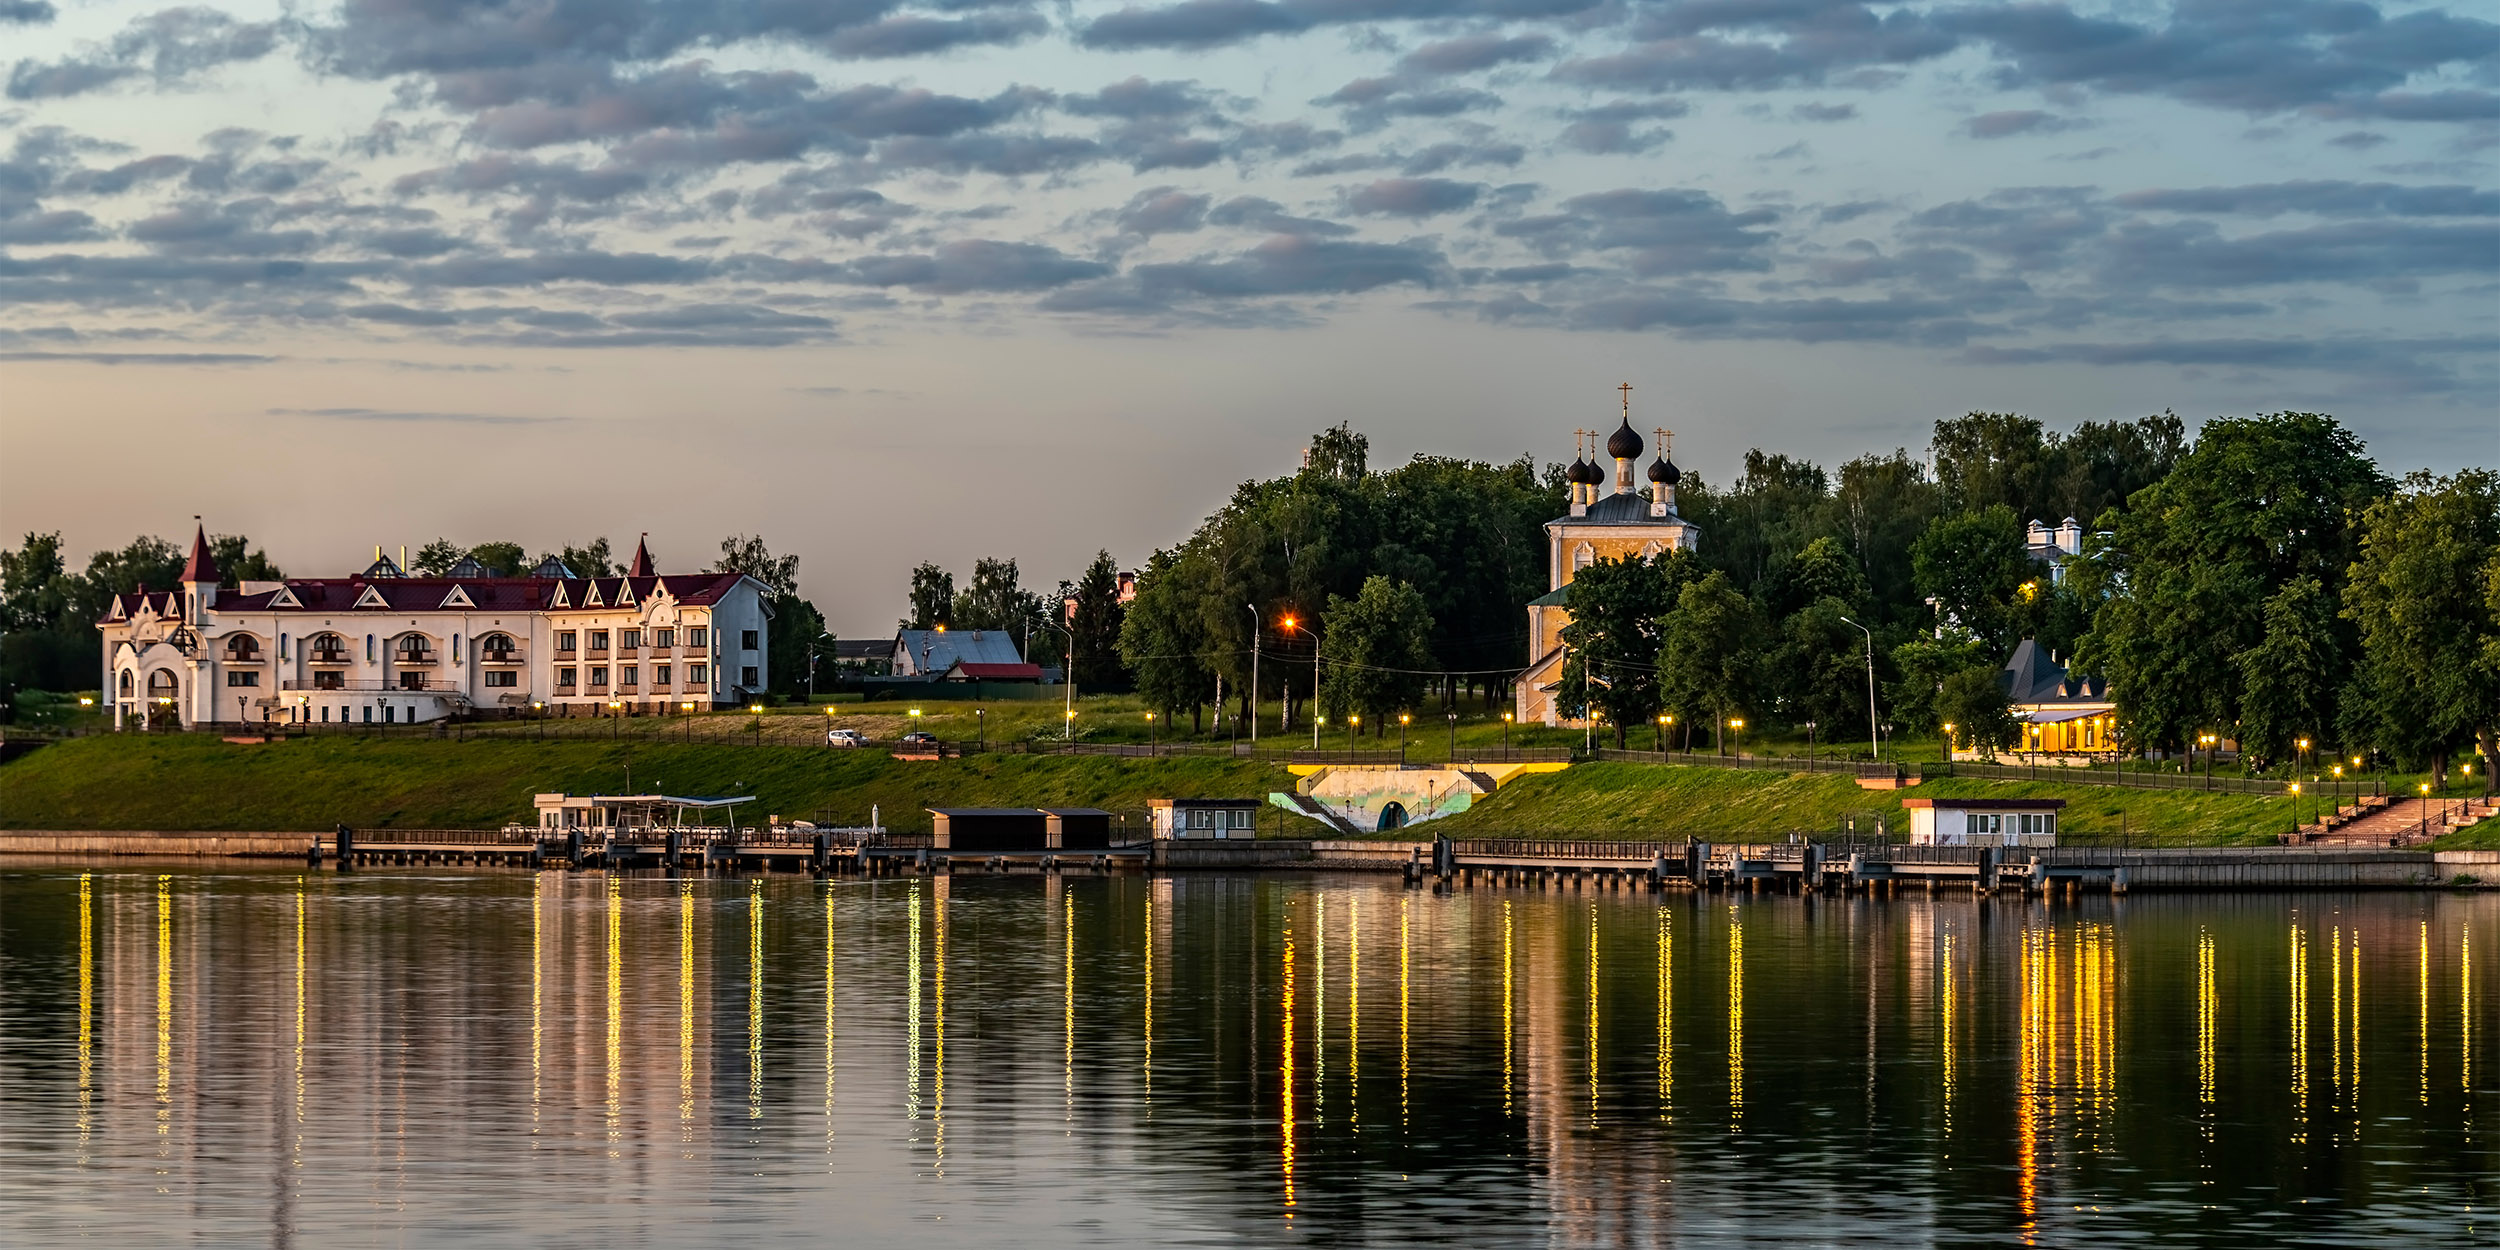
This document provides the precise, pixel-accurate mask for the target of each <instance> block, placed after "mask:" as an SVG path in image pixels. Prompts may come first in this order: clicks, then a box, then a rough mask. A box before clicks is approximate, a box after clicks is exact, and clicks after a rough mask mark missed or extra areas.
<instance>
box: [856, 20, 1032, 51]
mask: <svg viewBox="0 0 2500 1250" xmlns="http://www.w3.org/2000/svg"><path fill="white" fill-rule="evenodd" d="M1048 29H1050V23H1049V22H1047V21H1045V20H1043V18H1042V16H1041V15H1040V14H1038V13H981V14H975V15H973V16H971V17H964V18H955V19H951V20H949V19H945V18H935V17H924V16H921V15H919V14H905V15H902V16H898V17H889V18H886V19H884V20H883V21H879V22H872V23H870V24H868V25H866V26H854V27H851V28H849V29H847V30H842V31H838V32H836V33H835V34H834V36H833V37H832V39H830V40H828V41H827V45H828V48H829V50H830V51H831V52H832V53H833V54H834V55H835V56H839V57H845V58H868V57H904V56H927V55H930V54H931V53H936V52H945V51H948V50H951V49H954V48H968V47H979V46H983V45H1008V44H1018V43H1023V42H1024V41H1026V40H1028V39H1031V38H1033V37H1034V36H1035V35H1039V34H1041V33H1042V32H1043V31H1045V30H1048Z"/></svg>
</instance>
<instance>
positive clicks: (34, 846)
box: [0, 829, 320, 859]
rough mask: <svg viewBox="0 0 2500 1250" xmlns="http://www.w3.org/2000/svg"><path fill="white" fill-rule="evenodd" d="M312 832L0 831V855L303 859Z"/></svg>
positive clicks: (310, 842) (312, 835) (310, 841)
mask: <svg viewBox="0 0 2500 1250" xmlns="http://www.w3.org/2000/svg"><path fill="white" fill-rule="evenodd" d="M318 836H320V835H318V834H312V833H199V832H185V831H181V830H114V831H109V832H104V831H85V832H81V831H77V830H56V829H6V830H0V855H156V856H166V855H174V856H202V857H208V858H221V859H225V858H238V857H260V856H283V857H286V858H290V859H301V858H303V855H304V848H306V847H308V846H310V845H312V842H313V839H314V838H316V837H318Z"/></svg>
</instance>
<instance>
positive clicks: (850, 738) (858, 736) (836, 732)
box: [825, 729, 868, 747]
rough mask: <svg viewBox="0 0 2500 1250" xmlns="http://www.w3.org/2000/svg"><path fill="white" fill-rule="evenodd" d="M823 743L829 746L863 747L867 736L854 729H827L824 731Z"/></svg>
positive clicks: (866, 741)
mask: <svg viewBox="0 0 2500 1250" xmlns="http://www.w3.org/2000/svg"><path fill="white" fill-rule="evenodd" d="M825 745H826V746H829V747H864V746H866V745H868V737H867V735H865V734H863V733H861V732H860V731H858V730H856V729H828V730H826V731H825Z"/></svg>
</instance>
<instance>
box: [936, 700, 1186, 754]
mask: <svg viewBox="0 0 2500 1250" xmlns="http://www.w3.org/2000/svg"><path fill="white" fill-rule="evenodd" d="M1146 715H1147V716H1149V717H1151V716H1153V715H1154V713H1152V712H1148V713H1146ZM972 743H973V749H974V750H978V751H987V750H989V749H990V710H989V709H988V708H985V707H976V708H974V709H972Z"/></svg>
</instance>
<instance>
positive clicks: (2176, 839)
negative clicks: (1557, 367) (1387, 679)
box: [0, 722, 2500, 845]
mask: <svg viewBox="0 0 2500 1250" xmlns="http://www.w3.org/2000/svg"><path fill="white" fill-rule="evenodd" d="M629 723H630V722H629ZM629 766H630V767H631V768H632V769H633V787H634V788H635V789H636V790H641V791H655V790H656V791H664V792H671V793H695V794H720V793H739V794H753V795H755V796H757V799H758V800H759V802H758V810H757V811H755V812H753V813H750V814H751V815H758V816H760V815H762V814H764V813H766V812H779V813H781V814H783V815H785V816H789V817H794V818H802V817H803V818H815V817H817V816H819V815H820V814H823V815H829V816H830V817H831V818H833V819H836V820H840V821H859V822H864V821H865V820H866V819H867V816H868V812H869V807H870V805H871V804H875V805H876V806H877V807H878V808H879V809H880V810H881V812H882V814H883V815H884V817H885V820H886V822H887V824H888V825H889V826H890V827H894V828H899V829H912V828H918V827H923V825H924V824H925V820H926V817H925V816H923V815H922V809H923V808H925V807H928V806H931V805H946V806H990V805H1000V806H1005V805H1019V806H1021V805H1040V804H1074V805H1086V806H1095V807H1103V808H1108V809H1111V810H1114V811H1120V810H1129V811H1134V810H1137V809H1140V808H1142V807H1143V806H1144V804H1145V801H1146V800H1147V799H1148V798H1153V797H1168V796H1175V795H1179V796H1187V795H1245V796H1246V795H1264V794H1266V793H1268V792H1270V791H1274V790H1286V789H1290V788H1291V787H1292V779H1291V777H1290V776H1288V775H1287V774H1286V772H1285V770H1283V769H1282V768H1278V767H1275V766H1273V765H1268V764H1263V763H1258V762H1254V761H1248V760H1234V759H1224V758H1192V757H1186V756H1183V757H1172V758H1166V759H1156V760H1133V759H1112V758H1105V757H1099V756H1078V757H1049V756H1017V755H987V756H975V757H973V758H970V759H966V760H949V761H946V762H943V763H909V762H898V761H896V760H893V759H891V758H889V757H888V756H886V755H885V754H884V753H883V752H879V751H858V752H852V751H832V750H828V749H826V748H824V747H822V746H788V747H777V746H773V745H769V739H768V744H767V745H765V746H763V747H760V748H759V747H752V746H740V745H707V744H705V743H702V742H700V741H698V742H696V743H695V744H694V745H692V746H685V745H679V744H677V743H674V742H670V741H667V740H666V739H665V738H661V739H657V740H653V739H645V740H641V741H637V740H635V739H634V738H632V737H627V738H625V739H623V740H622V741H612V740H602V739H599V738H596V737H578V738H574V737H568V738H561V739H555V740H549V741H545V742H540V741H536V740H531V739H514V740H502V739H489V740H482V741H481V740H475V739H473V740H470V741H467V742H460V741H440V740H433V739H425V738H397V739H389V740H379V739H370V738H357V737H348V736H332V737H317V738H312V739H300V740H295V741H289V742H281V743H274V744H270V745H267V746H233V745H228V744H226V743H223V742H219V741H217V740H216V739H214V738H209V737H205V736H202V735H189V734H184V735H158V736H141V735H135V734H133V735H121V736H107V737H90V738H81V739H75V740H72V741H68V742H64V743H61V744H59V745H57V746H52V747H46V748H44V749H42V750H39V751H35V752H33V753H31V754H29V755H27V756H25V757H24V758H22V759H20V760H18V761H16V762H14V763H11V764H9V765H6V766H5V767H0V827H6V828H19V829H297V830H301V829H321V828H328V827H329V826H331V825H333V824H337V823H346V824H349V825H354V826H359V827H365V828H376V827H389V826H398V827H403V828H469V827H482V826H492V825H496V824H500V823H503V822H505V821H510V820H525V819H527V818H528V817H529V812H530V809H529V796H530V795H531V794H532V793H534V792H537V791H541V790H567V791H572V792H575V793H589V792H594V791H607V792H616V791H621V790H623V789H624V788H625V785H626V777H625V770H626V769H627V768H628V767H629ZM1956 796H1960V797H1970V796H1986V797H1998V798H2011V797H2028V796H2044V797H2058V798H2064V799H2066V800H2067V807H2066V810H2065V815H2064V818H2063V820H2062V821H2061V825H2062V828H2063V831H2064V834H2065V840H2067V841H2069V842H2102V841H2109V842H2115V841H2117V840H2118V839H2119V837H2120V830H2121V821H2122V818H2123V827H2124V833H2125V837H2126V840H2127V841H2129V842H2132V843H2135V844H2138V845H2142V844H2147V843H2160V844H2171V845H2230V844H2266V843H2270V842H2271V841H2272V840H2273V837H2274V834H2275V832H2276V831H2277V830H2279V829H2282V828H2285V827H2287V826H2288V824H2289V821H2290V808H2289V800H2287V799H2284V798H2280V797H2272V796H2251V795H2232V794H2204V793H2199V792H2193V791H2164V790H2155V791H2147V790H2126V789H2116V788H2110V787H2099V786H2059V785H2055V784H2052V783H2048V782H2001V783H1992V782H1981V781H1969V780H1945V781H1936V782H1930V783H1928V784H1926V785H1924V786H1920V787H1918V788H1916V789H1914V790H1908V791H1868V790H1861V789H1859V788H1858V787H1857V786H1856V784H1855V783H1854V782H1853V781H1851V779H1849V778H1847V777H1844V776H1835V775H1830V774H1816V775H1792V774H1782V773H1765V772H1744V771H1736V770H1725V769H1716V768H1685V767H1659V766H1653V765H1642V764H1584V765H1580V766H1577V767H1574V768H1571V769H1569V770H1567V771H1564V772H1559V773H1550V774H1542V775H1531V776H1527V777H1523V778H1520V779H1519V780H1516V781H1514V782H1512V783H1511V784H1509V785H1507V786H1504V787H1503V788H1502V789H1501V790H1500V791H1499V792H1497V793H1496V794H1494V795H1492V796H1490V797H1489V798H1487V799H1485V800H1484V801H1483V802H1481V803H1479V804H1477V805H1476V807H1475V808H1474V810H1472V811H1469V812H1467V813H1465V814H1463V815H1460V816H1457V817H1452V818H1450V819H1449V820H1447V821H1445V822H1439V823H1436V824H1435V825H1434V826H1432V827H1431V829H1432V831H1434V832H1443V833H1448V834H1450V835H1452V836H1467V835H1471V834H1472V835H1490V834H1528V835H1540V836H1596V837H1609V836H1613V837H1634V836H1639V837H1656V836H1681V835H1684V834H1695V835H1705V836H1707V835H1717V836H1722V837H1724V836H1726V835H1730V834H1752V835H1758V836H1763V837H1774V836H1778V835H1782V834H1785V833H1787V832H1789V831H1791V830H1799V831H1808V832H1821V831H1829V830H1833V829H1837V828H1839V827H1841V825H1842V822H1843V821H1844V819H1847V818H1849V817H1852V816H1853V815H1854V816H1860V817H1862V816H1864V815H1866V814H1881V815H1882V817H1883V819H1884V823H1885V827H1886V828H1887V829H1890V830H1892V831H1894V832H1895V833H1896V835H1897V834H1898V833H1899V832H1900V831H1902V830H1903V829H1905V828H1906V827H1907V819H1906V816H1905V813H1904V812H1903V810H1902V808H1901V805H1900V801H1901V799H1903V798H1905V797H1930V798H1947V797H1956ZM1270 811H1271V819H1276V820H1278V821H1279V822H1280V824H1281V826H1282V827H1283V828H1285V829H1287V830H1289V831H1292V832H1296V833H1303V834H1308V833H1314V832H1317V831H1318V826H1316V825H1314V824H1311V823H1309V822H1306V821H1302V820H1300V819H1298V818H1294V817H1291V816H1287V815H1285V814H1283V813H1280V812H1275V810H1274V809H1270ZM2457 839H2458V842H2459V844H2460V845H2492V844H2494V843H2500V831H2494V832H2493V833H2485V832H2482V831H2476V832H2474V833H2470V834H2464V835H2457Z"/></svg>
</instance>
